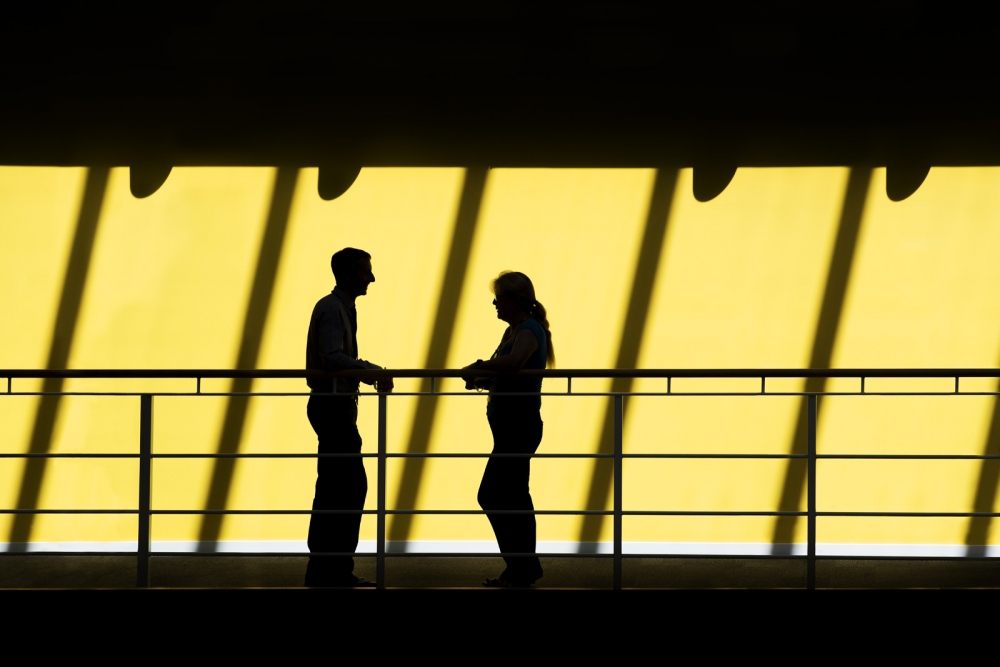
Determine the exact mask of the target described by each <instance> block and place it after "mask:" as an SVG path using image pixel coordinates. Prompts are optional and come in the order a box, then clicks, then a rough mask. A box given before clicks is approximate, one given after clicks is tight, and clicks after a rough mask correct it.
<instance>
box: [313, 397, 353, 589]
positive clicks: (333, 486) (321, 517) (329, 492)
mask: <svg viewBox="0 0 1000 667" xmlns="http://www.w3.org/2000/svg"><path fill="white" fill-rule="evenodd" d="M307 414H308V415H309V423H310V424H312V427H313V430H314V431H316V435H317V437H318V438H319V453H320V454H359V453H360V452H361V434H360V433H358V423H357V422H358V405H357V402H356V400H355V397H353V396H350V397H340V396H310V397H309V406H308V408H307ZM316 468H317V473H318V474H317V477H316V496H315V498H314V499H313V506H312V507H313V510H356V511H358V513H357V514H353V513H352V514H313V515H312V518H311V519H310V521H309V551H310V553H313V554H321V553H330V552H339V553H345V554H346V553H350V554H353V553H354V552H355V550H356V549H357V548H358V531H359V530H360V529H361V514H360V510H362V509H364V506H365V496H366V495H367V494H368V477H367V476H366V475H365V466H364V463H363V460H362V458H361V457H360V456H340V457H336V456H328V457H323V456H321V457H319V460H318V462H317V466H316ZM353 571H354V558H353V557H351V556H349V555H342V556H320V555H314V556H310V558H309V566H308V568H307V569H306V586H337V585H343V584H345V582H347V580H349V579H350V577H351V574H352V572H353Z"/></svg>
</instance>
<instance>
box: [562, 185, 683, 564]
mask: <svg viewBox="0 0 1000 667" xmlns="http://www.w3.org/2000/svg"><path fill="white" fill-rule="evenodd" d="M676 187H677V170H676V169H658V170H657V171H656V181H655V183H654V184H653V193H652V196H651V197H650V201H649V212H648V214H647V216H646V226H645V229H644V231H643V234H642V245H641V246H640V247H639V258H638V260H637V262H636V265H635V275H634V276H633V278H632V290H631V293H630V294H629V300H628V309H627V310H626V311H625V323H624V325H623V326H622V332H621V337H620V339H619V341H620V342H619V345H618V355H617V358H616V360H615V368H622V369H629V368H635V365H636V363H637V362H638V360H639V350H640V347H641V345H642V337H643V333H644V332H645V330H646V320H647V318H648V316H649V305H650V302H651V300H652V298H653V286H654V285H655V284H656V276H657V274H658V273H659V270H660V260H661V256H662V254H663V240H664V238H665V237H666V233H667V222H668V220H669V219H670V208H671V206H672V204H673V200H674V190H675V189H676ZM609 232H610V230H609ZM632 384H633V380H632V378H615V379H614V380H613V381H612V383H611V391H613V392H627V391H631V389H632ZM614 423H615V409H614V401H613V400H612V399H608V402H607V408H606V410H605V412H604V421H603V423H602V425H601V435H600V440H599V442H598V447H597V451H598V452H599V453H601V454H610V453H612V452H613V449H614ZM613 477H614V464H613V462H612V461H611V460H610V459H597V460H595V461H594V468H593V472H592V473H591V478H590V486H589V487H588V488H589V491H588V493H587V504H586V507H585V509H588V510H603V509H604V508H605V507H606V506H607V504H608V496H609V494H610V493H611V481H612V479H613ZM603 523H604V517H603V516H601V515H599V514H589V515H587V516H585V517H584V518H583V523H582V525H581V527H580V538H579V541H580V544H581V552H585V551H587V547H586V546H582V545H596V544H597V540H598V539H599V538H600V535H601V527H602V526H603Z"/></svg>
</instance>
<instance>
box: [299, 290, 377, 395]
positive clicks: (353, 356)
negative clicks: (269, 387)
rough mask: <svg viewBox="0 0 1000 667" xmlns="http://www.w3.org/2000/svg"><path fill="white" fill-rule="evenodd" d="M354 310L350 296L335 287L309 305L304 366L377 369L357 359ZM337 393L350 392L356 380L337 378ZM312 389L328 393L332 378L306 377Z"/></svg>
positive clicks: (355, 385) (355, 387)
mask: <svg viewBox="0 0 1000 667" xmlns="http://www.w3.org/2000/svg"><path fill="white" fill-rule="evenodd" d="M357 333H358V313H357V310H356V309H355V307H354V303H352V301H351V299H350V297H348V296H347V294H345V293H344V291H343V290H342V289H340V288H339V287H335V288H334V290H333V291H332V292H331V293H330V294H327V295H326V296H325V297H323V298H322V299H320V300H319V301H318V302H317V303H316V307H315V308H313V312H312V319H311V320H310V321H309V336H308V338H307V340H306V369H307V370H324V371H341V370H346V369H348V368H379V366H376V365H375V364H372V363H369V362H367V361H365V360H363V359H359V358H358V342H357ZM336 382H337V392H338V393H348V394H353V393H355V392H357V390H358V380H354V379H347V378H337V379H336ZM306 383H307V384H308V385H309V388H310V389H312V390H313V391H314V392H332V391H333V387H334V379H333V378H307V379H306Z"/></svg>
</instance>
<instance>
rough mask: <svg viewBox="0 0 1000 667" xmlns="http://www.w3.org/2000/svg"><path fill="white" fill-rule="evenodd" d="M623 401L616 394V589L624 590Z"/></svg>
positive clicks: (620, 396) (619, 395) (622, 398)
mask: <svg viewBox="0 0 1000 667" xmlns="http://www.w3.org/2000/svg"><path fill="white" fill-rule="evenodd" d="M623 400H624V397H623V396H622V395H621V394H615V455H614V461H615V501H614V502H615V517H614V518H615V530H614V533H615V534H614V541H615V542H614V550H615V551H614V554H615V555H614V561H615V564H614V589H615V590H616V591H620V590H621V588H622V421H623V419H622V417H623V412H624V410H623V405H622V403H623Z"/></svg>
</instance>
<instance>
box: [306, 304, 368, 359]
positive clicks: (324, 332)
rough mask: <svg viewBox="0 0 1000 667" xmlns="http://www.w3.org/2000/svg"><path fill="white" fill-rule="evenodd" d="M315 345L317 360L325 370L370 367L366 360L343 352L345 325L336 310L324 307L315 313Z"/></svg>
mask: <svg viewBox="0 0 1000 667" xmlns="http://www.w3.org/2000/svg"><path fill="white" fill-rule="evenodd" d="M317 315H318V320H319V321H318V322H317V323H316V326H317V330H316V345H317V347H318V352H319V361H320V364H321V365H322V367H323V370H325V371H343V370H347V369H349V368H371V365H370V364H369V363H368V362H367V361H362V360H360V359H352V358H351V357H349V356H348V355H346V354H344V353H343V352H342V350H343V349H344V333H345V330H346V329H345V326H344V322H343V321H342V320H341V317H340V316H339V315H338V314H337V312H336V311H332V310H330V309H324V311H323V312H321V313H317Z"/></svg>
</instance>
